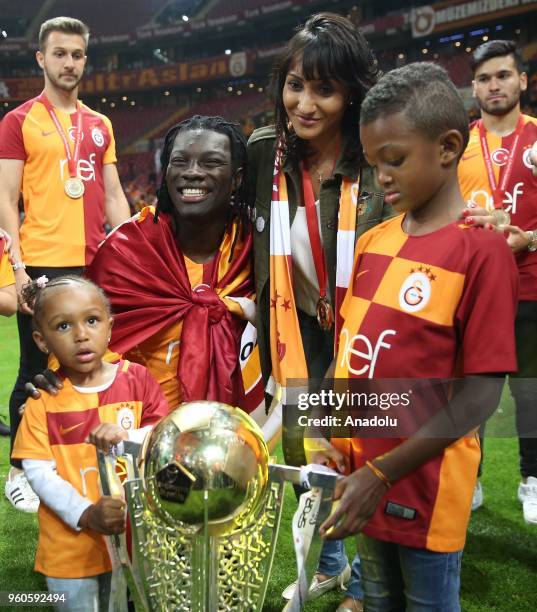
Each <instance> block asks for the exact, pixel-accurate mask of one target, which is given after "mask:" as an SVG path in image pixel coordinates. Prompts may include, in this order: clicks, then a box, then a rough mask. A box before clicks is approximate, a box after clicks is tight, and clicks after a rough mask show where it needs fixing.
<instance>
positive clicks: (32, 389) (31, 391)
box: [24, 370, 63, 399]
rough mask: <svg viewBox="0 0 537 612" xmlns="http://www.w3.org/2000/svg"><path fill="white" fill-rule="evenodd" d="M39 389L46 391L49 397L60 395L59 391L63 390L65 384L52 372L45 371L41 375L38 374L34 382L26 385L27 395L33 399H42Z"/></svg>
mask: <svg viewBox="0 0 537 612" xmlns="http://www.w3.org/2000/svg"><path fill="white" fill-rule="evenodd" d="M39 389H42V390H43V391H46V392H47V393H48V394H49V395H58V391H59V390H60V389H63V383H62V381H61V379H60V378H59V377H58V376H56V374H55V373H54V372H53V371H52V370H45V371H44V372H41V374H36V376H34V380H33V381H32V382H27V383H26V384H25V385H24V390H25V391H26V395H28V396H29V397H32V398H33V399H39V398H40V397H41V392H40V391H39Z"/></svg>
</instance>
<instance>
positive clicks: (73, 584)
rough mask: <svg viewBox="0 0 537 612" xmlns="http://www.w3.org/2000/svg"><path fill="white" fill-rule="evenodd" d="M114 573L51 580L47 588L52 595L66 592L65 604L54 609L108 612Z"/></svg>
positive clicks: (71, 611) (73, 611) (67, 611)
mask: <svg viewBox="0 0 537 612" xmlns="http://www.w3.org/2000/svg"><path fill="white" fill-rule="evenodd" d="M111 584H112V573H111V572H108V573H106V574H100V575H99V576H90V577H88V578H49V577H48V576H47V588H48V590H49V591H50V592H51V593H55V592H60V591H63V592H65V596H66V597H65V602H60V603H58V604H56V605H55V606H54V607H55V609H56V610H61V611H62V612H108V602H109V600H110V587H111Z"/></svg>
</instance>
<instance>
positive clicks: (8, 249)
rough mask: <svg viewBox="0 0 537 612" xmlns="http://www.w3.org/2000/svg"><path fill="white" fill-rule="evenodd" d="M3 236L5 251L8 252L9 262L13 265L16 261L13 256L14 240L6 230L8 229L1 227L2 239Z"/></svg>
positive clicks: (0, 237) (0, 234)
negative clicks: (12, 246)
mask: <svg viewBox="0 0 537 612" xmlns="http://www.w3.org/2000/svg"><path fill="white" fill-rule="evenodd" d="M2 238H3V239H4V240H5V243H4V251H5V252H6V253H7V256H8V258H9V263H10V264H12V265H13V264H14V263H15V260H14V258H13V251H12V250H11V245H12V244H13V240H12V239H11V236H10V235H9V234H8V233H7V232H6V230H4V229H2V228H1V227H0V239H2Z"/></svg>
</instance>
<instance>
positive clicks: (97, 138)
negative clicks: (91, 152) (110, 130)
mask: <svg viewBox="0 0 537 612" xmlns="http://www.w3.org/2000/svg"><path fill="white" fill-rule="evenodd" d="M91 138H92V140H93V142H94V143H95V144H96V145H97V146H98V147H102V146H103V145H104V136H103V133H102V132H101V130H100V129H99V128H98V127H94V128H93V129H92V130H91Z"/></svg>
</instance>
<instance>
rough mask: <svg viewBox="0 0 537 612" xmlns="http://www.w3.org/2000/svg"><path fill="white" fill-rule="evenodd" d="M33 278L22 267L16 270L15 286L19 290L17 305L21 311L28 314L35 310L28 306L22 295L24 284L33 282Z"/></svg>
mask: <svg viewBox="0 0 537 612" xmlns="http://www.w3.org/2000/svg"><path fill="white" fill-rule="evenodd" d="M31 282H32V279H31V278H30V277H29V276H28V274H26V270H24V268H21V269H19V270H16V271H15V288H16V290H17V307H18V309H19V312H22V313H23V314H27V315H33V314H34V311H33V310H32V309H31V308H30V307H29V306H28V304H27V303H26V302H25V301H24V299H23V297H22V288H23V287H24V285H27V284H28V283H31Z"/></svg>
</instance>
